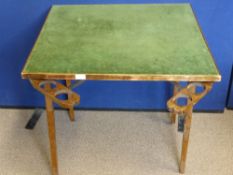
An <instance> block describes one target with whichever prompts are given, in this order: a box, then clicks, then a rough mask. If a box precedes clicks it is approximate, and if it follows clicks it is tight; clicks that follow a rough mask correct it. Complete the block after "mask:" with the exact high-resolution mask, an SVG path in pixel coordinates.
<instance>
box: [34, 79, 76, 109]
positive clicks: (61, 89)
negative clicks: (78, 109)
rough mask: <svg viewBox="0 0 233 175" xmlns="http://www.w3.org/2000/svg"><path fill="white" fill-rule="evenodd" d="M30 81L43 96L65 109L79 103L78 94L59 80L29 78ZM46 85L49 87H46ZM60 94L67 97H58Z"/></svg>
mask: <svg viewBox="0 0 233 175" xmlns="http://www.w3.org/2000/svg"><path fill="white" fill-rule="evenodd" d="M30 82H31V84H32V86H33V87H34V88H35V89H37V90H38V91H39V92H41V93H42V94H43V95H45V97H48V98H50V99H51V100H52V101H53V102H55V103H57V104H58V105H59V106H61V107H63V108H65V109H71V108H73V106H74V105H75V104H79V103H80V96H79V95H78V94H76V93H75V92H73V91H71V90H70V89H69V88H68V87H67V86H64V85H63V84H61V83H59V82H56V81H53V80H30ZM48 85H49V86H50V88H46V86H48ZM69 85H70V84H69ZM60 95H67V96H68V99H60V98H59V97H58V96H60Z"/></svg>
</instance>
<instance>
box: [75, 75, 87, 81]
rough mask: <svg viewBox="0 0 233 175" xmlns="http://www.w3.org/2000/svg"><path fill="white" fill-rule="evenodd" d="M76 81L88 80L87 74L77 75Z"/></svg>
mask: <svg viewBox="0 0 233 175" xmlns="http://www.w3.org/2000/svg"><path fill="white" fill-rule="evenodd" d="M75 79H76V80H86V75H85V74H76V75H75Z"/></svg>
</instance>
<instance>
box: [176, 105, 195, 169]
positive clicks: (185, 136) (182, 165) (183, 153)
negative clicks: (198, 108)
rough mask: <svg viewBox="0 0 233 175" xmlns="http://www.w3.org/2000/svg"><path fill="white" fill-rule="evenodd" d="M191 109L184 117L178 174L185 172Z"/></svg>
mask: <svg viewBox="0 0 233 175" xmlns="http://www.w3.org/2000/svg"><path fill="white" fill-rule="evenodd" d="M192 109H193V108H192V107H190V108H189V110H188V111H187V113H186V116H185V123H184V133H183V141H182V151H181V158H180V167H179V170H180V173H184V171H185V163H186V157H187V152H188V142H189V133H190V127H191V121H192Z"/></svg>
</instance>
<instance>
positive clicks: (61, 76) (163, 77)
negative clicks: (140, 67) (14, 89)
mask: <svg viewBox="0 0 233 175" xmlns="http://www.w3.org/2000/svg"><path fill="white" fill-rule="evenodd" d="M21 76H22V78H23V79H45V80H126V81H188V82H190V81H195V82H220V81H221V75H219V74H216V75H172V74H73V73H26V72H22V73H21Z"/></svg>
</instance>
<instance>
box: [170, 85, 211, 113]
mask: <svg viewBox="0 0 233 175" xmlns="http://www.w3.org/2000/svg"><path fill="white" fill-rule="evenodd" d="M212 84H213V83H211V82H202V83H197V82H192V83H189V84H188V85H187V86H185V87H182V86H180V84H179V83H178V82H176V83H175V86H176V89H177V90H176V93H175V94H174V96H173V97H171V98H170V99H169V100H168V102H167V106H168V108H169V110H170V111H171V112H174V113H176V114H185V113H187V112H188V111H189V109H191V108H192V107H193V106H194V105H195V104H196V103H197V102H198V101H199V100H200V99H201V98H203V97H204V96H205V95H206V94H207V93H208V92H209V91H210V90H211V88H212ZM197 87H201V88H202V91H201V92H197V91H196V89H197ZM179 98H186V101H187V103H186V105H185V106H180V105H178V104H177V101H178V99H179Z"/></svg>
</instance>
